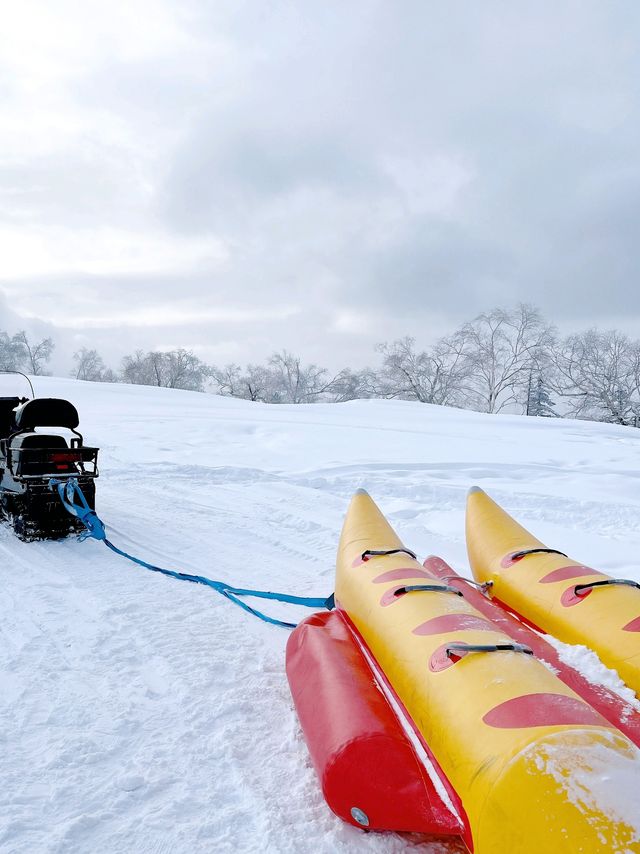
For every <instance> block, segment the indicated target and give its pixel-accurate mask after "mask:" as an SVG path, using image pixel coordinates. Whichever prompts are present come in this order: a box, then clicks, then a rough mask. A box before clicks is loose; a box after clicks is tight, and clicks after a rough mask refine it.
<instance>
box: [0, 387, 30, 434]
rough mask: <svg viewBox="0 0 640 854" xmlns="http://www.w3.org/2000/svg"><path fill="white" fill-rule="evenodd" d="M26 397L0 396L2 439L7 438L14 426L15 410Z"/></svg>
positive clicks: (0, 430) (0, 431) (0, 432)
mask: <svg viewBox="0 0 640 854" xmlns="http://www.w3.org/2000/svg"><path fill="white" fill-rule="evenodd" d="M22 401H24V398H20V397H0V439H6V438H7V436H8V435H9V433H11V430H12V428H13V415H14V412H13V410H14V409H15V408H16V406H18V405H19V404H20V403H21V402H22Z"/></svg>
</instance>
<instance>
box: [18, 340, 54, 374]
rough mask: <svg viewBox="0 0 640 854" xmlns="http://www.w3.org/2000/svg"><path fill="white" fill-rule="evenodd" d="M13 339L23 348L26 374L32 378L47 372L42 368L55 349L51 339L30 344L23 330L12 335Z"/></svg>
mask: <svg viewBox="0 0 640 854" xmlns="http://www.w3.org/2000/svg"><path fill="white" fill-rule="evenodd" d="M14 339H15V341H16V342H18V343H20V344H21V345H22V347H23V348H24V367H25V369H26V371H27V373H30V374H33V375H34V376H42V375H45V374H46V373H47V372H46V371H45V367H44V366H45V365H46V364H47V363H48V361H49V359H50V358H51V355H52V353H53V351H54V349H55V344H54V343H53V339H52V338H43V339H42V341H37V342H35V343H33V344H32V343H31V342H30V341H29V338H28V336H27V333H26V332H25V331H24V330H22V331H21V332H18V333H17V335H14Z"/></svg>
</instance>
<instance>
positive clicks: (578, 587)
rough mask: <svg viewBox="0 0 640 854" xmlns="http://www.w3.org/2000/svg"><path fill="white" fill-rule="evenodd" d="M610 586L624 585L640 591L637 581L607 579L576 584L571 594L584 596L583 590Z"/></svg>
mask: <svg viewBox="0 0 640 854" xmlns="http://www.w3.org/2000/svg"><path fill="white" fill-rule="evenodd" d="M610 584H624V585H626V586H627V587H637V588H638V589H639V590H640V584H638V582H637V581H631V579H629V578H607V579H605V580H604V581H591V582H586V583H585V584H576V586H575V587H574V588H573V592H574V593H575V594H576V596H584V593H583V592H582V591H583V590H592V589H593V588H594V587H607V586H608V585H610Z"/></svg>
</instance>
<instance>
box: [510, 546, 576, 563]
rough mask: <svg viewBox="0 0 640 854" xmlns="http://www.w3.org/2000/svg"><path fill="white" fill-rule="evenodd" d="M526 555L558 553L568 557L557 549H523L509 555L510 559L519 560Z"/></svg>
mask: <svg viewBox="0 0 640 854" xmlns="http://www.w3.org/2000/svg"><path fill="white" fill-rule="evenodd" d="M527 555H560V556H561V557H568V555H566V554H565V553H564V552H559V551H558V549H542V548H541V549H523V550H522V551H521V552H514V553H513V554H512V555H511V560H520V558H521V557H526V556H527Z"/></svg>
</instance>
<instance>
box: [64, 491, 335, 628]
mask: <svg viewBox="0 0 640 854" xmlns="http://www.w3.org/2000/svg"><path fill="white" fill-rule="evenodd" d="M49 487H50V488H51V489H52V490H56V491H57V493H58V495H59V497H60V500H61V501H62V503H63V504H64V506H65V508H66V509H67V510H68V512H69V513H70V514H71V515H72V516H75V517H76V518H77V519H79V520H80V521H81V522H82V524H83V525H84V526H85V528H86V531H83V532H82V533H81V534H80V536H79V537H78V539H79V540H80V541H82V540H86V539H87V538H89V537H91V538H93V539H95V540H99V541H101V542H103V543H104V544H105V546H106V547H107V548H108V549H111V551H112V552H115V553H116V554H118V555H120V556H121V557H124V558H126V559H127V560H130V561H132V562H133V563H137V564H138V566H142V567H144V568H145V569H150V570H151V571H152V572H160V573H162V575H168V576H170V577H171V578H177V579H178V580H180V581H191V582H193V583H195V584H205V585H206V586H207V587H211V588H213V589H214V590H216V591H217V592H218V593H221V594H222V595H223V596H226V598H227V599H230V600H231V601H232V602H235V604H236V605H239V606H240V607H241V608H243V609H244V610H245V611H248V612H249V613H250V614H253V615H254V617H258V619H260V620H264V622H265V623H271V624H272V625H274V626H284V627H285V628H287V629H295V627H296V625H297V623H287V622H285V621H284V620H276V619H275V618H274V617H269V616H268V614H263V613H262V611H258V610H257V609H256V608H252V607H251V606H250V605H247V603H246V602H243V601H242V600H241V599H238V598H237V597H238V596H254V597H255V598H257V599H272V600H275V601H276V602H287V603H289V604H292V605H304V606H305V607H306V608H326V609H327V610H329V611H331V610H333V608H334V607H335V601H334V595H333V593H332V594H331V596H329V597H328V598H326V599H323V598H321V597H319V598H314V597H310V596H291V595H289V594H288V593H271V592H270V591H267V590H248V589H245V588H242V587H232V586H231V585H230V584H227V583H226V582H225V581H213V580H212V579H211V578H205V576H203V575H189V574H188V573H186V572H177V571H176V570H173V569H164V568H163V567H161V566H155V565H154V564H152V563H147V562H146V561H144V560H141V559H140V558H138V557H134V556H133V555H130V554H127V552H125V551H123V550H122V549H119V548H118V547H117V546H114V544H113V543H112V542H111V541H110V540H109V539H107V534H106V531H105V527H104V524H103V522H102V520H101V519H100V517H99V516H98V515H97V513H96V512H95V510H92V509H91V508H90V507H89V504H88V502H87V499H86V498H85V495H84V493H83V492H82V489H81V488H80V485H79V483H78V481H77V479H76V478H74V477H72V478H69V479H68V480H65V481H61V480H58V479H57V478H51V480H50V481H49Z"/></svg>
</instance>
